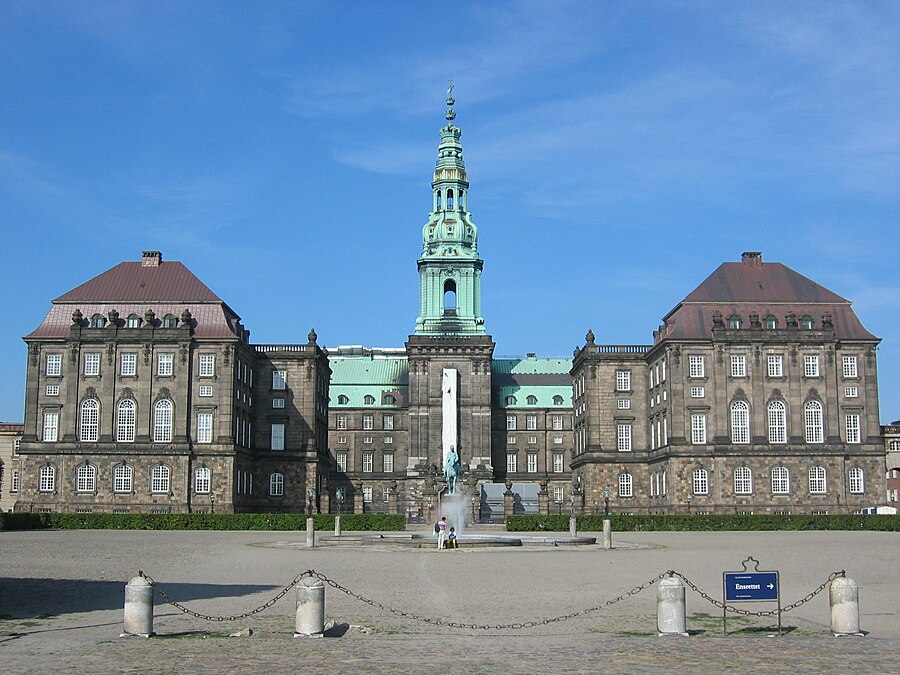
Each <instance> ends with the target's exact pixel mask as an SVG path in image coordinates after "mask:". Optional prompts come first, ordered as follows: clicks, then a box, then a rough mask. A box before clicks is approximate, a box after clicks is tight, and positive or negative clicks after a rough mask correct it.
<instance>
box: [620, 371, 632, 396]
mask: <svg viewBox="0 0 900 675" xmlns="http://www.w3.org/2000/svg"><path fill="white" fill-rule="evenodd" d="M616 390H617V391H631V371H630V370H617V371H616Z"/></svg>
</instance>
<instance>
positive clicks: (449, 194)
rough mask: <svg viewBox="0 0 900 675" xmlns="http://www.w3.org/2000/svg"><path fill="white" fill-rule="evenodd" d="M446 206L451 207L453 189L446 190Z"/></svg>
mask: <svg viewBox="0 0 900 675" xmlns="http://www.w3.org/2000/svg"><path fill="white" fill-rule="evenodd" d="M447 208H448V209H452V208H453V190H447Z"/></svg>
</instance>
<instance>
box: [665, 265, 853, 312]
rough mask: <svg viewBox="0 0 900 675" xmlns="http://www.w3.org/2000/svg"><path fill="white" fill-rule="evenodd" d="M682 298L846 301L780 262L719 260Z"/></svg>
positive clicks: (711, 300)
mask: <svg viewBox="0 0 900 675" xmlns="http://www.w3.org/2000/svg"><path fill="white" fill-rule="evenodd" d="M682 302H795V303H796V302H804V303H805V302H813V303H829V304H830V303H846V302H849V301H848V300H847V299H846V298H842V297H841V296H839V295H837V294H836V293H832V292H831V291H829V290H828V289H827V288H825V287H824V286H820V285H819V284H817V283H816V282H815V281H813V280H812V279H809V278H807V277H805V276H803V275H802V274H800V273H798V272H795V271H794V270H792V269H791V268H790V267H787V266H786V265H782V264H781V263H762V262H760V263H759V264H758V265H756V264H752V263H744V262H739V263H722V264H721V265H719V269H717V270H716V271H715V272H713V273H712V274H710V275H709V276H708V277H707V278H706V281H704V282H703V283H702V284H700V285H699V286H697V288H695V289H694V292H693V293H691V294H690V295H688V296H687V297H686V298H685V299H684V300H682Z"/></svg>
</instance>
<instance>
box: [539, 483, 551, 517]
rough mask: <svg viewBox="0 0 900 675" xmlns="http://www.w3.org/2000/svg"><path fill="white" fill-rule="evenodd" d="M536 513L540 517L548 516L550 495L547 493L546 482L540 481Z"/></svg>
mask: <svg viewBox="0 0 900 675" xmlns="http://www.w3.org/2000/svg"><path fill="white" fill-rule="evenodd" d="M538 513H540V514H541V515H542V516H546V515H549V514H550V495H549V493H548V492H547V481H546V480H542V481H541V489H540V491H539V492H538Z"/></svg>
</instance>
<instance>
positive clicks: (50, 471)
mask: <svg viewBox="0 0 900 675" xmlns="http://www.w3.org/2000/svg"><path fill="white" fill-rule="evenodd" d="M55 488H56V469H54V468H53V467H52V466H42V467H41V470H40V473H39V474H38V490H39V491H41V492H53V490H54V489H55Z"/></svg>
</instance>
